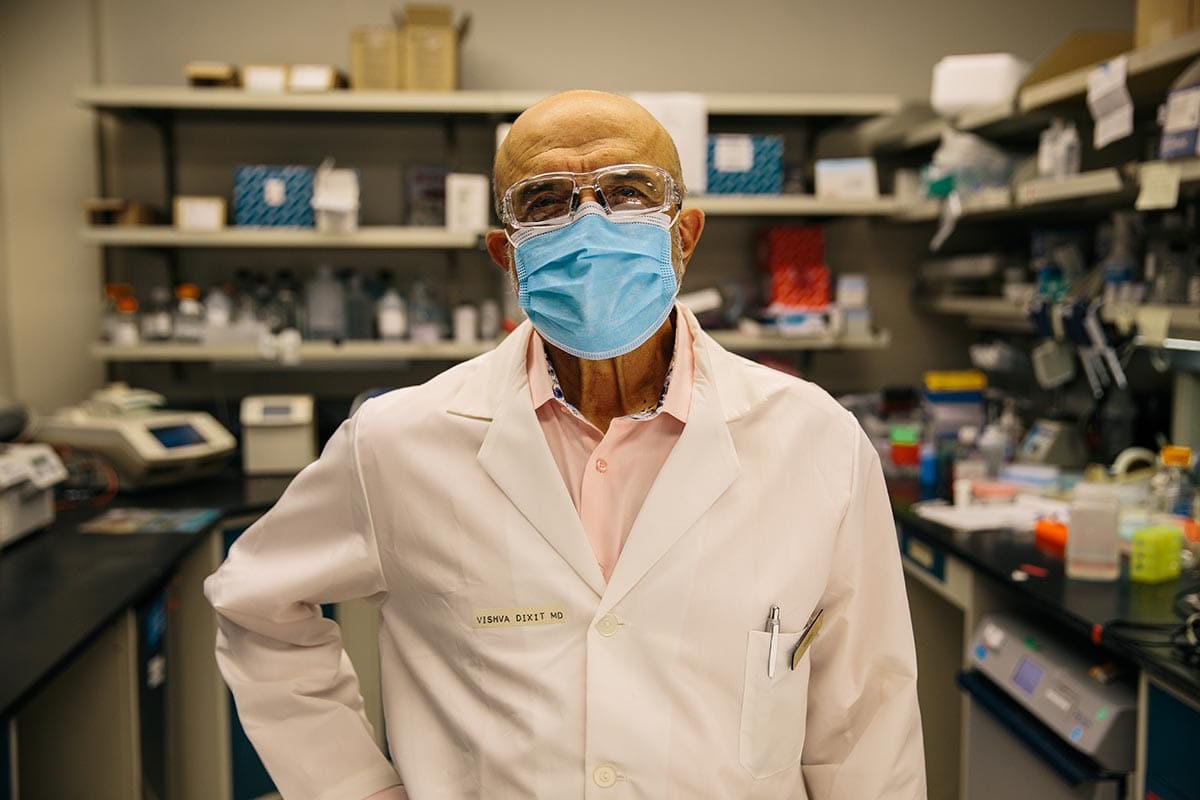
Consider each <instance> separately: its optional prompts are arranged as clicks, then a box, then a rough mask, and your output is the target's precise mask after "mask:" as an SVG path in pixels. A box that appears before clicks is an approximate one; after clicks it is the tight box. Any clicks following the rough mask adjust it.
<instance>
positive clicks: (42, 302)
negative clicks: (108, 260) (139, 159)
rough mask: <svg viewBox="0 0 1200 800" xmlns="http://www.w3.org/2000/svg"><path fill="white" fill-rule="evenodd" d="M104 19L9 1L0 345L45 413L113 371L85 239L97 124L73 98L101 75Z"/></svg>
mask: <svg viewBox="0 0 1200 800" xmlns="http://www.w3.org/2000/svg"><path fill="white" fill-rule="evenodd" d="M93 11H94V8H93V5H92V3H91V2H88V0H55V2H53V3H2V4H0V120H2V121H3V122H2V124H0V213H2V214H3V216H4V219H3V221H0V232H2V233H3V236H2V238H0V251H2V252H0V270H3V272H4V277H3V279H2V280H0V304H2V305H4V306H5V308H4V311H3V312H0V335H3V338H0V349H7V350H8V354H7V358H8V361H9V364H8V372H9V374H10V377H11V386H12V392H13V394H14V395H15V396H17V397H18V398H19V399H21V400H22V401H24V402H27V403H29V404H30V405H32V406H33V407H35V408H37V409H39V410H41V411H49V410H53V409H54V408H56V407H58V406H60V405H63V404H65V403H70V402H76V401H78V400H79V399H80V398H82V397H83V396H84V395H86V394H87V393H88V392H89V391H91V389H93V388H94V387H95V386H96V385H98V383H99V381H100V377H101V374H102V369H101V367H100V365H99V364H97V363H96V362H95V361H94V360H93V359H92V358H91V357H90V356H89V355H88V353H87V345H88V344H89V343H90V342H91V341H92V339H93V338H94V335H95V331H96V330H97V313H98V303H97V301H96V298H97V296H98V294H99V269H98V265H99V256H98V254H97V253H96V251H95V249H94V248H89V247H86V246H85V245H83V244H82V243H80V241H79V238H78V236H77V231H78V230H79V228H80V226H81V224H82V222H83V211H82V208H81V202H82V200H83V199H84V198H86V197H88V196H90V195H92V194H93V193H94V192H95V188H94V184H95V180H94V177H95V164H96V161H95V138H94V121H93V118H92V115H91V114H89V113H88V112H86V111H84V110H83V109H80V108H78V107H76V105H75V103H74V102H73V100H72V93H73V92H74V90H75V87H77V86H79V85H81V84H86V83H89V82H91V81H92V80H93V79H94V75H95V72H94V62H93V58H92V57H93V54H94V48H93V41H92V35H93V31H94V20H93V16H94V14H93ZM5 332H7V335H4V334H5ZM9 336H11V339H9ZM2 377H4V358H3V357H0V378H2Z"/></svg>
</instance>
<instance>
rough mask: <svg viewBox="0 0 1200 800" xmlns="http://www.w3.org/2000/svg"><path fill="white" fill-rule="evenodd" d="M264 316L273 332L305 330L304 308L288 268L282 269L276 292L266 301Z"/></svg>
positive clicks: (277, 280)
mask: <svg viewBox="0 0 1200 800" xmlns="http://www.w3.org/2000/svg"><path fill="white" fill-rule="evenodd" d="M263 318H264V320H265V322H266V324H267V328H268V329H269V330H270V331H271V333H279V332H281V331H285V330H295V331H300V330H303V328H304V309H303V307H302V306H301V304H300V293H299V291H297V289H296V282H295V281H294V280H293V279H292V273H291V272H289V271H288V270H282V271H280V273H279V275H278V276H277V279H276V288H275V292H274V294H273V295H272V296H271V297H270V299H269V300H268V302H267V303H266V306H265V310H264V312H263Z"/></svg>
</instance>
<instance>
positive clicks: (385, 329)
mask: <svg viewBox="0 0 1200 800" xmlns="http://www.w3.org/2000/svg"><path fill="white" fill-rule="evenodd" d="M375 319H376V324H377V325H378V326H379V338H380V339H387V340H389V341H395V340H397V339H403V338H404V337H405V336H407V335H408V306H407V305H406V304H405V303H404V298H403V297H401V296H400V292H398V291H396V287H395V286H389V287H388V288H387V291H386V292H384V293H383V297H381V298H379V303H378V304H377V305H376V308H375Z"/></svg>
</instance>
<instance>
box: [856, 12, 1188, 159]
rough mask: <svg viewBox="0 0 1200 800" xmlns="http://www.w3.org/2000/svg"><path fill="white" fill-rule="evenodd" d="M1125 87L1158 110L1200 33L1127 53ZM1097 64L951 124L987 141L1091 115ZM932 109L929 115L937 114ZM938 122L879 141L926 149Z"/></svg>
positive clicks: (890, 147) (918, 122)
mask: <svg viewBox="0 0 1200 800" xmlns="http://www.w3.org/2000/svg"><path fill="white" fill-rule="evenodd" d="M1125 55H1126V57H1127V59H1128V61H1127V66H1126V70H1127V73H1126V74H1127V77H1126V84H1127V86H1128V87H1129V93H1130V96H1131V97H1132V98H1133V102H1134V104H1135V105H1136V106H1139V107H1142V108H1153V107H1157V106H1158V105H1159V104H1160V103H1162V102H1163V101H1164V100H1165V98H1166V94H1167V89H1168V88H1169V87H1170V84H1171V82H1172V81H1173V80H1175V78H1176V77H1178V75H1179V73H1181V72H1182V71H1183V70H1184V68H1185V67H1186V66H1187V65H1188V63H1189V62H1191V61H1192V59H1194V58H1196V57H1197V56H1200V30H1198V31H1192V32H1190V33H1186V34H1184V35H1183V36H1180V37H1177V38H1175V39H1172V40H1171V41H1169V42H1164V43H1162V44H1158V45H1154V46H1153V47H1145V48H1142V49H1139V50H1131V51H1129V52H1128V53H1125ZM1095 66H1096V65H1094V64H1093V65H1090V66H1086V67H1080V68H1079V69H1075V70H1072V71H1070V72H1067V73H1064V74H1062V75H1059V76H1056V77H1054V78H1049V79H1047V80H1044V81H1039V82H1038V83H1035V84H1032V85H1030V86H1026V87H1025V88H1024V89H1022V90H1021V91H1020V92H1019V93H1018V95H1017V97H1016V98H1015V99H1014V100H1013V102H1011V103H1000V104H997V105H991V106H984V107H980V108H976V109H971V110H969V111H965V112H963V113H962V114H960V115H959V116H958V117H957V118H956V119H954V120H952V121H951V122H952V124H953V125H954V127H956V128H957V129H959V130H963V131H970V132H972V133H976V134H978V135H980V136H983V137H984V138H988V139H1008V138H1015V137H1023V138H1029V137H1030V136H1031V135H1032V134H1034V133H1036V132H1037V131H1039V130H1040V129H1042V128H1044V127H1045V126H1046V125H1047V124H1048V123H1049V121H1050V119H1051V118H1052V117H1053V116H1054V115H1055V114H1063V113H1066V112H1074V113H1077V114H1081V115H1082V114H1086V113H1087V108H1086V101H1087V76H1088V73H1089V72H1091V70H1092V69H1093V68H1094V67H1095ZM932 113H933V112H932V111H928V112H927V115H928V114H932ZM936 124H937V121H935V120H929V119H927V118H926V119H922V118H920V117H919V116H918V117H916V118H915V119H912V120H910V121H908V123H907V124H906V125H904V126H902V127H901V129H900V130H896V131H891V132H890V133H889V134H888V136H887V138H886V139H884V140H882V141H879V142H878V143H877V145H876V147H877V149H880V150H884V151H902V150H921V149H923V148H928V147H930V146H932V145H934V144H936V143H937V137H936V135H934V130H935V126H936Z"/></svg>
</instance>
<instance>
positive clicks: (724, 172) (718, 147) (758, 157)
mask: <svg viewBox="0 0 1200 800" xmlns="http://www.w3.org/2000/svg"><path fill="white" fill-rule="evenodd" d="M706 191H707V192H708V193H710V194H781V193H782V192H783V137H782V136H750V135H744V134H728V133H718V134H713V135H711V136H709V137H708V186H707V188H706Z"/></svg>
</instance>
